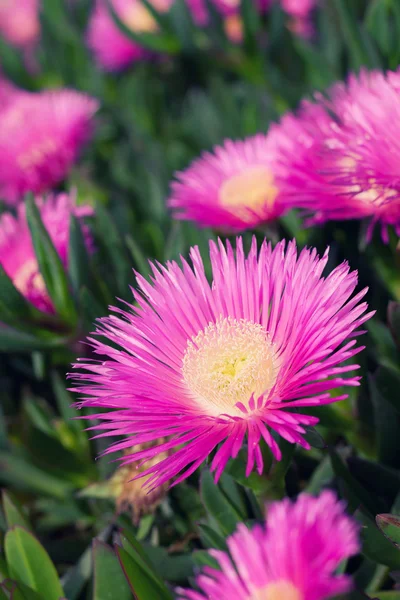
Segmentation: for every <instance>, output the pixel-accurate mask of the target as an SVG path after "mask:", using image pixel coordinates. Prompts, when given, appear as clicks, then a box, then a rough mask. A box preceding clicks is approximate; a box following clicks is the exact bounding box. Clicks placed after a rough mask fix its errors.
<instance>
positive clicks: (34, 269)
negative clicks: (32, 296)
mask: <svg viewBox="0 0 400 600" xmlns="http://www.w3.org/2000/svg"><path fill="white" fill-rule="evenodd" d="M13 283H14V285H15V287H16V288H17V290H19V291H20V292H21V294H23V295H25V294H26V293H27V292H28V290H29V288H31V289H32V288H34V289H35V290H37V291H38V292H42V293H43V294H46V293H47V292H46V284H45V282H44V279H43V277H42V275H41V274H40V272H39V268H38V264H37V262H36V259H35V258H31V259H30V260H28V261H26V263H24V264H23V265H22V267H21V268H20V269H18V271H17V273H16V275H15V277H14V280H13Z"/></svg>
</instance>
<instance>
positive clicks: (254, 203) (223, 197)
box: [168, 134, 288, 231]
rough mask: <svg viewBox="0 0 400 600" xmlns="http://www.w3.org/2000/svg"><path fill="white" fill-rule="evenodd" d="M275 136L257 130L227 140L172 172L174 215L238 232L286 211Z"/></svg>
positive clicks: (200, 223) (171, 201)
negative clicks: (276, 173)
mask: <svg viewBox="0 0 400 600" xmlns="http://www.w3.org/2000/svg"><path fill="white" fill-rule="evenodd" d="M276 156H277V155H276V152H275V140H274V139H273V137H271V136H270V135H264V134H258V135H255V136H253V137H250V138H247V139H246V140H244V141H231V140H227V141H225V143H224V144H223V146H217V147H215V148H214V149H213V152H212V153H211V152H205V153H203V154H202V155H201V157H200V158H198V159H196V160H195V161H193V162H192V164H191V165H190V166H189V167H188V168H187V169H186V170H185V171H181V172H178V173H176V174H175V178H176V181H174V182H173V183H172V186H171V195H170V198H169V200H168V205H169V206H170V207H171V208H172V209H174V215H175V217H176V218H178V219H188V220H191V221H195V222H196V223H197V224H198V225H201V226H206V227H207V226H208V227H214V228H215V229H218V230H223V231H242V230H245V229H249V228H253V227H257V226H258V225H261V224H263V223H267V222H269V221H273V220H275V219H276V218H277V217H279V216H280V215H281V214H282V213H284V212H285V210H287V208H288V207H287V206H286V205H284V204H283V199H284V198H283V197H284V194H282V190H281V189H280V187H279V184H278V183H277V180H276V177H275V168H276V167H277V166H278V165H277V163H276Z"/></svg>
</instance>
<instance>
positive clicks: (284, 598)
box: [249, 580, 303, 600]
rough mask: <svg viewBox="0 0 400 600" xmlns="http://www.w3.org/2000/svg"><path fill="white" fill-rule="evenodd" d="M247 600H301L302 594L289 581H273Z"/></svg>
mask: <svg viewBox="0 0 400 600" xmlns="http://www.w3.org/2000/svg"><path fill="white" fill-rule="evenodd" d="M249 600H303V594H302V593H301V592H300V590H299V589H298V588H296V587H295V586H294V585H293V584H292V583H290V582H289V581H284V580H281V581H275V582H274V583H269V584H268V585H267V586H265V587H264V588H261V589H259V590H257V591H256V592H255V593H253V594H252V595H251V597H250V598H249Z"/></svg>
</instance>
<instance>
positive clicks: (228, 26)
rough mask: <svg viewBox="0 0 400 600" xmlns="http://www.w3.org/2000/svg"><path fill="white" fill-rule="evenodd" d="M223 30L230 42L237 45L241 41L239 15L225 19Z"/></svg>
mask: <svg viewBox="0 0 400 600" xmlns="http://www.w3.org/2000/svg"><path fill="white" fill-rule="evenodd" d="M224 28H225V32H226V35H227V36H228V38H229V39H230V40H231V42H233V43H235V44H238V43H239V42H241V41H242V40H243V23H242V19H241V18H240V16H239V15H230V16H229V17H226V19H225V22H224Z"/></svg>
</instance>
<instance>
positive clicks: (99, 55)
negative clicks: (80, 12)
mask: <svg viewBox="0 0 400 600" xmlns="http://www.w3.org/2000/svg"><path fill="white" fill-rule="evenodd" d="M112 2H113V6H114V9H115V11H116V13H117V14H118V16H119V18H120V19H121V21H123V23H124V24H125V25H126V26H127V27H129V28H130V29H132V31H134V32H137V33H154V32H156V31H157V29H158V25H157V22H156V21H155V20H154V18H153V16H152V15H151V14H150V13H149V11H148V10H147V8H146V7H145V6H144V4H143V3H142V2H141V1H140V0H112ZM151 2H152V4H153V6H154V8H155V9H156V10H158V11H159V12H166V11H167V10H168V9H169V8H170V6H171V4H172V2H173V0H151ZM87 42H88V45H89V47H90V48H91V50H92V51H93V53H94V56H95V57H96V60H97V62H98V63H99V65H100V66H101V67H103V68H104V69H107V70H109V71H115V70H120V69H124V68H126V67H128V66H129V65H131V64H132V63H134V62H135V61H141V60H143V59H146V58H149V57H151V56H152V53H151V52H149V50H147V49H146V48H143V47H142V46H141V45H140V44H138V43H137V42H135V41H134V40H132V39H130V38H129V37H128V36H126V35H124V33H123V32H122V31H120V29H118V26H117V25H116V24H115V23H114V21H113V18H112V16H111V14H110V11H109V8H108V7H107V3H106V1H105V0H97V2H96V6H95V9H94V11H93V14H92V16H91V18H90V21H89V28H88V31H87Z"/></svg>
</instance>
